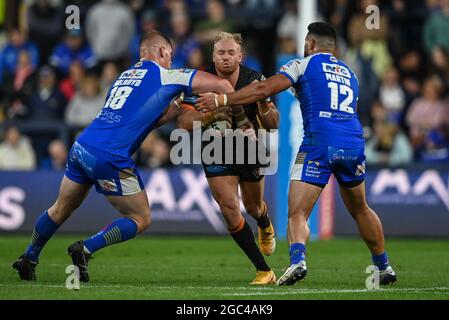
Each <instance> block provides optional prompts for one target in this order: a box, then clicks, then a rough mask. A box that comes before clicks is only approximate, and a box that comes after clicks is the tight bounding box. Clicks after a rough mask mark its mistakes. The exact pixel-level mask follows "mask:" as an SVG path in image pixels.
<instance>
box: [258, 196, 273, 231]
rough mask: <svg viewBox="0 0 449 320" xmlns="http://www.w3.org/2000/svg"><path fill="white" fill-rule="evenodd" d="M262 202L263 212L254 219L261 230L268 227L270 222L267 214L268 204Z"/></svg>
mask: <svg viewBox="0 0 449 320" xmlns="http://www.w3.org/2000/svg"><path fill="white" fill-rule="evenodd" d="M263 204H264V208H265V211H264V213H263V214H262V216H261V217H260V218H257V219H256V221H257V225H258V226H259V228H260V229H262V230H264V229H266V228H268V227H269V226H270V223H271V221H270V217H269V216H268V206H267V204H266V203H265V202H264V203H263Z"/></svg>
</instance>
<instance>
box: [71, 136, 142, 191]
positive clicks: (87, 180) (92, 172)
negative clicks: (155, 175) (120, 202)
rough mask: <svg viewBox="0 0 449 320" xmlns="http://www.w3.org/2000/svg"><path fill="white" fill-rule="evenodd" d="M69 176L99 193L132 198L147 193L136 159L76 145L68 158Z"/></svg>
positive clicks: (77, 143) (76, 143)
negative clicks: (134, 195)
mask: <svg viewBox="0 0 449 320" xmlns="http://www.w3.org/2000/svg"><path fill="white" fill-rule="evenodd" d="M67 158H68V159H67V166H66V172H65V176H66V177H67V178H68V179H70V180H72V181H74V182H76V183H79V184H95V187H96V189H97V192H98V193H101V194H104V195H108V196H129V195H133V194H136V193H139V192H141V191H142V190H144V185H143V183H142V179H141V178H140V176H139V173H138V172H137V170H136V168H135V163H134V161H133V160H132V159H129V158H123V157H120V156H117V155H114V154H111V153H108V152H104V151H101V150H98V149H96V148H93V147H89V146H85V145H81V144H80V143H79V142H75V144H74V145H73V147H72V149H71V150H70V152H69V155H68V157H67Z"/></svg>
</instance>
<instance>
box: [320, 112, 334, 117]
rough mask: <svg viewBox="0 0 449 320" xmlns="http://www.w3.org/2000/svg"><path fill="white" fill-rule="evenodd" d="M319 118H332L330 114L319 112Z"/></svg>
mask: <svg viewBox="0 0 449 320" xmlns="http://www.w3.org/2000/svg"><path fill="white" fill-rule="evenodd" d="M320 118H332V112H327V111H320Z"/></svg>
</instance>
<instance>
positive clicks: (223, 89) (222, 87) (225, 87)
mask: <svg viewBox="0 0 449 320" xmlns="http://www.w3.org/2000/svg"><path fill="white" fill-rule="evenodd" d="M234 91H235V90H234V87H233V86H232V85H231V83H230V82H229V81H228V80H226V79H220V80H217V93H231V92H234Z"/></svg>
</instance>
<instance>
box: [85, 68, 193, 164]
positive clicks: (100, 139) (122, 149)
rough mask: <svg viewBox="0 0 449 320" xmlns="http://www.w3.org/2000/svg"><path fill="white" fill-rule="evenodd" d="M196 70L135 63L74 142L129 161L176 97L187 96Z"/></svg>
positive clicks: (114, 86)
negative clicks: (95, 116)
mask: <svg viewBox="0 0 449 320" xmlns="http://www.w3.org/2000/svg"><path fill="white" fill-rule="evenodd" d="M195 73H196V70H189V69H185V70H182V69H177V70H167V69H164V68H162V67H160V66H159V65H158V64H156V63H155V62H153V61H145V62H139V63H137V64H136V65H135V66H134V67H133V68H131V69H128V70H126V71H125V72H123V73H122V74H121V75H120V77H119V78H118V79H117V80H116V81H115V83H114V84H113V86H112V88H111V89H110V91H109V94H108V96H107V98H106V103H105V105H104V107H103V109H102V111H101V112H100V114H99V115H98V116H97V118H96V119H95V120H94V121H93V122H92V124H91V125H90V126H89V127H88V128H87V129H86V130H85V131H84V132H83V133H82V135H81V136H80V137H79V139H78V141H79V142H81V143H82V144H84V145H88V146H92V147H96V148H98V149H100V150H103V151H106V152H109V153H111V154H115V155H119V156H123V157H130V156H131V155H132V154H133V153H134V152H136V151H137V149H138V148H139V147H140V145H141V144H142V141H143V140H144V139H145V137H146V136H147V135H148V133H149V132H150V131H151V130H152V129H153V128H154V126H155V124H157V122H158V121H159V120H160V118H161V117H162V115H163V112H164V110H165V109H166V108H167V106H168V105H169V104H170V102H171V101H172V100H173V99H174V98H176V96H178V95H179V94H180V93H182V92H185V93H187V94H190V93H191V87H192V81H193V78H194V76H195Z"/></svg>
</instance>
